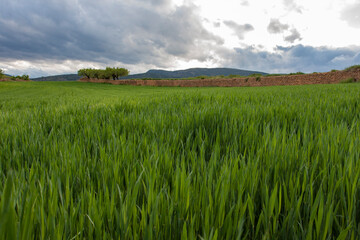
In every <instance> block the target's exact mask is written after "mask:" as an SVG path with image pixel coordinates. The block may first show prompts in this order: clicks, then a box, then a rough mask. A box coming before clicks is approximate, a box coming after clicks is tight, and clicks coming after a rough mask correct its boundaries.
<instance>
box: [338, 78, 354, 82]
mask: <svg viewBox="0 0 360 240" xmlns="http://www.w3.org/2000/svg"><path fill="white" fill-rule="evenodd" d="M354 82H356V79H355V78H347V79H344V80H341V81H340V83H354Z"/></svg>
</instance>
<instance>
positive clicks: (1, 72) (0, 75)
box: [0, 69, 4, 79]
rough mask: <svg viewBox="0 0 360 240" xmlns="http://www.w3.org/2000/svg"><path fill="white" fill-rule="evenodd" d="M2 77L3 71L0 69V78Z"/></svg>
mask: <svg viewBox="0 0 360 240" xmlns="http://www.w3.org/2000/svg"><path fill="white" fill-rule="evenodd" d="M3 77H4V71H3V70H2V69H0V79H1V78H3Z"/></svg>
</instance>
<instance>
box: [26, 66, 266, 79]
mask: <svg viewBox="0 0 360 240" xmlns="http://www.w3.org/2000/svg"><path fill="white" fill-rule="evenodd" d="M251 74H262V75H267V73H265V72H260V71H250V70H243V69H236V68H188V69H183V70H175V71H168V70H161V69H150V70H149V71H147V72H145V73H138V74H132V75H128V76H125V77H121V78H120V79H143V78H154V79H169V78H174V79H177V78H190V77H198V76H209V77H211V76H221V75H223V76H229V75H241V76H249V75H251ZM80 78H81V77H80V76H78V75H77V74H63V75H53V76H47V77H39V78H32V79H31V80H33V81H77V80H79V79H80Z"/></svg>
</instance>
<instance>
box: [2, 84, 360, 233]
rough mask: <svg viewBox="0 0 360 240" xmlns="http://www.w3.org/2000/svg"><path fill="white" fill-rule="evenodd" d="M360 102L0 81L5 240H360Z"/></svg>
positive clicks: (301, 91)
mask: <svg viewBox="0 0 360 240" xmlns="http://www.w3.org/2000/svg"><path fill="white" fill-rule="evenodd" d="M359 91H360V85H359V84H351V85H349V84H335V85H316V86H312V85H308V86H292V87H289V86H282V87H263V88H256V87H254V88H170V87H166V88H160V87H134V86H114V85H107V84H92V83H79V82H21V83H20V82H3V83H0V113H1V114H0V126H1V128H0V140H1V141H0V181H1V184H0V223H1V224H0V238H1V239H12V238H21V239H29V238H30V239H34V238H35V239H93V238H97V239H119V238H121V239H129V238H135V239H137V238H142V239H185V238H190V239H195V238H204V239H237V238H240V239H287V238H289V236H291V238H293V239H305V238H310V239H336V238H338V239H346V238H350V239H351V238H353V239H356V238H358V237H359V236H360V227H359V225H358V223H359V221H360V209H359V206H360V191H359V189H360V188H359V187H360V186H359V185H360V179H359V175H360V174H359V173H360V165H359V164H360V162H359V161H358V160H359V159H360V140H359V139H360V136H359V133H360V114H359V113H360V98H359V94H358V93H359Z"/></svg>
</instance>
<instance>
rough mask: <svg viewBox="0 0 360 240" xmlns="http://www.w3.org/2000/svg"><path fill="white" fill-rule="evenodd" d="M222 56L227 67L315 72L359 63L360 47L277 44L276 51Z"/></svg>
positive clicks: (252, 50) (246, 51)
mask: <svg viewBox="0 0 360 240" xmlns="http://www.w3.org/2000/svg"><path fill="white" fill-rule="evenodd" d="M222 56H223V58H224V59H228V61H227V62H226V64H227V66H229V67H236V68H243V69H252V70H261V71H265V72H270V73H272V72H281V73H288V72H297V71H302V72H314V71H317V72H318V71H323V72H325V71H329V70H331V69H344V68H345V67H348V66H351V65H354V64H359V61H360V47H352V48H336V49H332V48H327V47H311V46H303V45H295V46H291V47H281V46H278V47H277V48H276V49H275V52H271V53H270V52H267V51H259V50H258V49H255V48H253V47H247V48H236V49H234V50H233V51H228V50H225V51H224V52H223V55H222Z"/></svg>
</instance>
